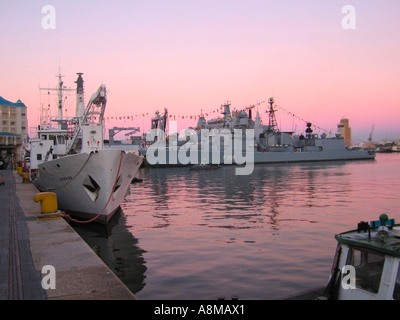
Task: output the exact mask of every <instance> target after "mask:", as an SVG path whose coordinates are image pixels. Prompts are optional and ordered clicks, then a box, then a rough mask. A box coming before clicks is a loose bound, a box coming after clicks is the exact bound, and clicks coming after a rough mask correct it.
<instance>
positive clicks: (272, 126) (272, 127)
mask: <svg viewBox="0 0 400 320" xmlns="http://www.w3.org/2000/svg"><path fill="white" fill-rule="evenodd" d="M274 102H275V101H274V98H269V101H268V103H269V110H267V111H266V112H267V113H268V119H269V120H268V129H267V133H272V132H274V131H278V124H277V122H276V117H275V109H274Z"/></svg>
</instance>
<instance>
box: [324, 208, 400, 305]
mask: <svg viewBox="0 0 400 320" xmlns="http://www.w3.org/2000/svg"><path fill="white" fill-rule="evenodd" d="M335 238H336V240H337V241H338V246H337V250H336V255H335V259H334V263H333V266H332V271H331V280H330V282H329V284H328V287H327V290H326V292H328V294H329V298H331V299H338V300H400V268H399V262H400V226H399V225H398V226H396V225H395V221H394V219H388V216H387V215H386V214H382V215H381V216H380V220H379V221H371V222H370V223H368V222H364V221H362V222H360V223H359V224H358V228H357V230H353V231H348V232H344V233H341V234H338V235H336V236H335Z"/></svg>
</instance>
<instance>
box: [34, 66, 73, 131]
mask: <svg viewBox="0 0 400 320" xmlns="http://www.w3.org/2000/svg"><path fill="white" fill-rule="evenodd" d="M57 77H58V86H57V88H39V89H40V90H47V91H48V94H50V91H57V100H58V101H57V104H58V114H57V119H56V120H55V121H56V122H58V129H62V122H63V121H64V120H63V110H62V109H63V91H73V90H74V89H69V88H66V87H64V86H63V85H64V82H63V81H62V77H63V76H62V75H61V73H59V74H58V75H57Z"/></svg>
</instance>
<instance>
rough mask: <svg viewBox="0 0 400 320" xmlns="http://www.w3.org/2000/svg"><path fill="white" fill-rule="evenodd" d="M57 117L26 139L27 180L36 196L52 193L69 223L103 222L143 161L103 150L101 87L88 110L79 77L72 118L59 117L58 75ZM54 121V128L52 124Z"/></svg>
mask: <svg viewBox="0 0 400 320" xmlns="http://www.w3.org/2000/svg"><path fill="white" fill-rule="evenodd" d="M58 79H59V83H58V87H57V88H55V89H46V90H57V92H58V116H57V119H55V120H52V121H50V120H49V119H44V120H43V121H42V122H41V124H40V125H39V127H38V130H37V137H36V138H33V139H31V140H30V177H31V181H32V183H33V184H34V185H35V186H36V188H37V189H38V190H39V191H41V192H46V191H48V192H54V193H56V194H57V203H58V208H59V210H61V211H65V212H66V213H68V214H69V215H70V216H71V217H73V219H75V218H77V219H80V220H82V221H84V222H91V221H96V222H100V223H104V224H105V223H107V222H108V221H109V220H110V218H111V217H112V215H113V214H114V213H115V212H116V210H117V209H118V208H119V206H120V204H121V202H122V201H123V199H124V197H125V195H126V194H127V192H128V191H129V187H130V184H131V181H132V179H133V178H134V177H135V175H136V173H137V171H138V169H139V167H140V165H141V164H142V162H143V157H142V156H141V155H140V154H139V153H138V152H136V153H135V152H125V151H122V150H114V149H105V148H104V140H103V131H104V119H103V117H104V111H105V107H106V103H107V97H106V94H107V93H106V87H105V86H104V85H101V86H100V87H99V89H98V90H97V91H96V92H95V93H94V94H93V95H92V97H91V99H90V101H89V103H88V105H87V107H86V108H85V109H84V105H83V104H84V102H83V79H82V74H81V73H78V80H77V81H76V83H77V103H76V116H75V117H73V118H70V119H67V118H65V117H63V114H62V110H63V106H62V102H63V91H65V90H70V89H66V88H65V87H63V82H62V76H61V75H59V76H58ZM53 122H55V123H56V125H54V124H53Z"/></svg>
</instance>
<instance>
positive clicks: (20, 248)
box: [0, 170, 136, 300]
mask: <svg viewBox="0 0 400 320" xmlns="http://www.w3.org/2000/svg"><path fill="white" fill-rule="evenodd" d="M2 182H4V184H3V183H2ZM36 194H38V191H37V189H36V188H35V187H34V186H33V185H32V184H31V183H29V182H23V178H22V177H21V176H20V175H19V174H18V173H17V171H15V170H0V300H50V299H51V300H53V299H55V300H134V299H136V297H135V295H134V294H133V293H132V292H131V291H130V290H129V289H128V288H127V287H126V286H125V284H123V282H122V281H121V280H120V279H119V278H118V277H117V276H116V275H115V274H114V273H113V272H112V271H111V270H110V269H109V268H108V267H107V266H106V265H105V264H104V262H103V261H102V260H101V259H100V258H99V257H98V256H97V255H96V253H95V252H94V251H93V250H92V249H91V248H90V247H89V246H88V245H87V244H86V242H85V241H84V240H83V239H82V238H81V237H80V236H79V235H78V234H77V233H76V232H75V231H74V229H73V228H72V227H71V226H70V225H69V224H68V223H67V222H66V221H65V220H64V219H63V218H60V217H56V218H42V217H40V203H38V202H35V201H34V196H35V195H36ZM49 266H50V268H51V269H52V270H53V271H52V272H51V271H49V270H50V269H49ZM50 276H51V277H52V278H50ZM42 279H43V280H42ZM42 282H43V283H44V285H43V286H42ZM49 284H51V285H49Z"/></svg>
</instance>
